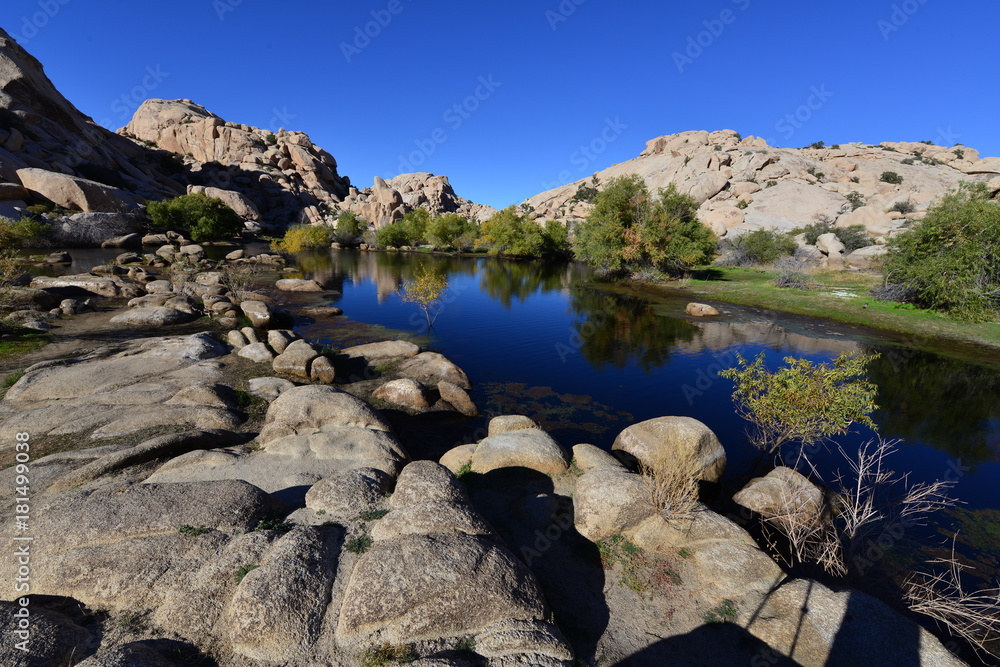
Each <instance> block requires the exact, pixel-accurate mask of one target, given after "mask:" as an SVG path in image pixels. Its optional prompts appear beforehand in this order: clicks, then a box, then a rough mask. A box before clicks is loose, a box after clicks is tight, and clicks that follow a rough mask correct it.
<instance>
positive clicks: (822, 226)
mask: <svg viewBox="0 0 1000 667" xmlns="http://www.w3.org/2000/svg"><path fill="white" fill-rule="evenodd" d="M792 234H805V239H806V243H808V244H809V245H816V241H818V240H819V237H820V236H822V235H823V234H836V235H837V238H838V239H840V242H841V243H843V244H844V247H845V248H847V252H851V251H852V250H857V249H858V248H867V247H868V246H870V245H871V240H870V239H869V238H868V231H867V230H866V229H865V226H864V225H851V226H850V227H835V226H834V225H833V223H831V222H830V221H829V220H824V221H822V222H814V223H812V224H811V225H806V226H805V227H799V228H797V229H795V230H793V231H792Z"/></svg>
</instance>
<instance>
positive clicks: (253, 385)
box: [247, 377, 295, 402]
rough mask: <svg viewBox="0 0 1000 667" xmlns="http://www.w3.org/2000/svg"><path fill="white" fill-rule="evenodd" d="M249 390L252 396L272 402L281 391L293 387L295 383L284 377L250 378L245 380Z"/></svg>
mask: <svg viewBox="0 0 1000 667" xmlns="http://www.w3.org/2000/svg"><path fill="white" fill-rule="evenodd" d="M247 386H248V388H249V391H250V393H251V394H253V395H254V396H257V397H259V398H263V399H264V400H265V401H268V402H272V401H274V400H275V399H276V398H278V396H281V394H282V393H284V392H286V391H288V390H289V389H293V388H294V387H295V384H293V383H292V382H290V381H288V380H286V379H284V378H267V377H265V378H251V379H250V380H249V381H248V382H247Z"/></svg>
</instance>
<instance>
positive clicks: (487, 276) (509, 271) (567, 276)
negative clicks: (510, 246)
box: [480, 259, 579, 310]
mask: <svg viewBox="0 0 1000 667" xmlns="http://www.w3.org/2000/svg"><path fill="white" fill-rule="evenodd" d="M482 267H483V275H482V279H481V283H480V284H481V286H482V289H483V291H484V292H486V293H487V294H489V295H490V296H491V297H493V298H494V299H497V300H498V301H500V303H502V304H503V306H504V308H507V309H508V310H509V309H510V306H511V302H512V301H513V299H515V298H516V299H517V300H518V301H524V300H525V299H526V298H528V297H529V296H531V295H532V294H534V293H535V292H537V291H539V290H541V291H543V292H552V291H555V290H561V289H564V288H566V287H569V285H570V283H571V282H572V281H573V275H574V271H576V270H579V269H578V267H576V266H575V265H573V264H569V263H565V262H543V261H530V262H529V261H510V260H501V259H486V260H483V265H482Z"/></svg>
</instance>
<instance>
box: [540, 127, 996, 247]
mask: <svg viewBox="0 0 1000 667" xmlns="http://www.w3.org/2000/svg"><path fill="white" fill-rule="evenodd" d="M885 172H894V173H896V174H898V175H899V176H900V177H902V182H901V183H898V184H897V183H887V182H884V181H883V180H882V175H883V173H885ZM629 174H638V175H640V176H642V178H643V179H644V180H645V181H646V183H647V185H648V186H649V188H650V190H651V191H652V192H654V193H655V192H656V191H657V190H659V188H663V187H666V186H668V185H669V184H671V183H674V184H675V185H676V186H677V188H678V190H679V191H680V192H682V193H684V194H688V195H691V196H692V197H694V199H695V200H696V201H697V202H698V203H699V205H700V210H699V217H700V219H701V220H702V222H704V223H705V224H706V225H707V226H709V227H711V228H712V230H713V231H714V232H715V233H716V234H717V235H718V236H720V237H727V236H737V235H739V234H740V233H743V232H746V231H752V230H755V229H778V230H781V231H789V230H792V229H794V228H796V227H802V226H805V225H808V224H811V223H814V222H821V221H829V222H831V223H835V224H836V226H838V227H849V226H852V225H859V224H860V225H864V227H865V228H866V229H867V231H868V234H869V236H871V237H872V238H886V237H888V236H891V235H892V234H895V233H898V231H897V230H900V229H905V228H906V226H907V225H908V224H909V223H911V222H914V221H916V220H919V219H920V218H921V217H923V215H924V212H925V211H926V210H927V207H928V206H929V205H930V204H931V203H932V202H933V201H934V200H936V199H937V198H939V197H940V196H941V195H943V194H944V193H945V192H947V191H948V190H949V189H952V188H954V187H956V186H957V185H958V183H959V182H960V181H963V180H964V181H981V182H986V183H988V184H989V186H990V188H991V189H992V190H993V191H994V193H1000V158H985V159H980V157H979V153H978V151H976V150H975V149H972V148H966V147H964V146H957V147H954V148H945V147H943V146H935V145H933V144H927V143H914V142H883V143H882V144H879V145H876V146H869V145H865V144H858V143H854V144H845V145H843V146H830V147H823V148H801V149H795V148H774V147H771V146H768V145H767V143H766V142H765V141H764V140H763V139H761V138H759V137H746V138H741V137H740V135H739V134H738V133H736V132H734V131H732V130H721V131H717V132H705V131H694V132H682V133H680V134H674V135H669V136H664V137H658V138H656V139H653V140H651V141H649V142H648V143H647V144H646V150H644V151H643V152H642V154H640V155H639V157H637V158H635V159H632V160H629V161H627V162H622V163H620V164H616V165H613V166H611V167H608V168H607V169H605V170H603V171H601V172H598V173H597V178H598V180H599V181H600V183H601V184H605V183H607V182H608V180H610V179H611V178H613V177H616V176H624V175H629ZM890 180H892V179H891V178H890ZM589 183H590V180H589V178H588V179H586V180H581V181H577V182H575V183H571V184H568V185H564V186H561V187H558V188H556V189H554V190H549V191H548V192H543V193H541V194H538V195H535V196H534V197H531V198H529V199H528V200H527V201H526V202H525V203H526V204H528V205H530V206H532V207H534V210H535V215H536V216H537V217H538V218H539V219H541V220H548V219H555V220H563V221H578V220H581V219H583V218H585V217H586V216H587V214H588V213H589V212H590V208H591V205H590V204H589V203H586V202H579V201H573V196H574V195H575V194H576V193H577V190H578V189H579V187H580V186H581V185H589Z"/></svg>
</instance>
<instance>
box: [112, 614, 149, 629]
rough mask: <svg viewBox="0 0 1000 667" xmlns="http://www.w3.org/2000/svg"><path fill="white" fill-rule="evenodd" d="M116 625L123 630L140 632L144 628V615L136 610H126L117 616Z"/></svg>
mask: <svg viewBox="0 0 1000 667" xmlns="http://www.w3.org/2000/svg"><path fill="white" fill-rule="evenodd" d="M118 627H119V628H121V629H122V630H124V631H125V632H129V633H133V634H137V633H140V632H142V631H143V630H145V629H146V615H145V614H143V613H142V612H138V611H127V612H125V613H123V614H122V615H121V616H119V617H118Z"/></svg>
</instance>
